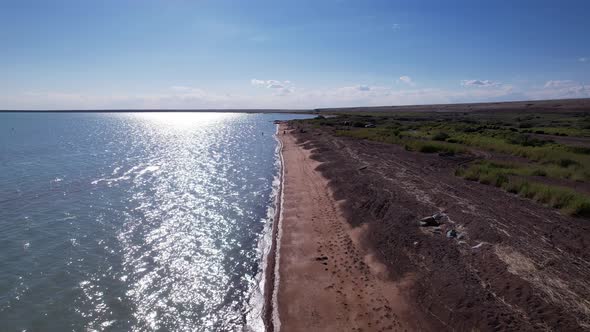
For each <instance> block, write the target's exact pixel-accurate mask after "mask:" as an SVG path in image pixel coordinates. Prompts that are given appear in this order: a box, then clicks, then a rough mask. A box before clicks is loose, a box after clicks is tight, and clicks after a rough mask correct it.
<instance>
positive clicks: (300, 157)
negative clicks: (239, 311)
mask: <svg viewBox="0 0 590 332" xmlns="http://www.w3.org/2000/svg"><path fill="white" fill-rule="evenodd" d="M283 130H287V134H285V135H283ZM279 133H280V135H279V139H280V140H281V141H282V144H283V149H282V153H283V160H284V164H283V165H284V179H283V180H284V182H283V186H284V188H283V198H284V200H283V204H282V220H281V221H280V224H281V227H282V229H281V232H280V233H282V235H280V237H279V239H278V240H279V242H280V243H279V248H278V254H279V256H280V257H279V262H280V263H279V264H278V271H277V272H278V274H277V275H275V279H277V278H278V279H277V281H278V282H277V283H276V284H278V288H275V293H274V296H275V300H276V304H278V305H277V306H276V307H275V317H274V329H275V330H277V329H278V328H280V330H281V331H361V330H363V331H367V330H370V331H381V330H406V329H407V330H419V329H424V328H425V326H420V325H419V324H420V320H419V319H417V317H416V316H415V315H414V314H415V313H413V312H412V311H411V310H409V307H408V306H407V304H406V301H405V297H406V294H405V292H404V290H405V289H408V288H409V286H410V285H411V283H412V276H411V275H407V276H405V277H404V278H402V279H398V281H396V282H393V281H391V278H389V276H388V272H387V268H386V267H385V266H384V265H382V264H381V263H379V262H378V261H377V260H376V259H374V255H373V254H372V253H371V252H369V251H366V250H365V249H363V247H362V245H361V243H362V238H363V235H364V233H365V232H366V228H367V226H368V225H365V226H364V227H357V228H354V229H353V228H352V227H351V226H350V225H349V223H347V221H346V219H345V218H344V216H343V214H342V210H341V203H342V202H338V201H336V200H335V199H334V197H333V195H332V191H331V189H330V187H329V185H328V181H327V179H326V178H324V177H323V176H322V175H321V173H320V172H319V171H318V170H317V169H316V168H317V167H318V166H319V165H320V163H319V162H318V161H315V160H313V159H311V158H310V153H311V152H310V151H309V150H306V149H304V148H303V147H302V146H301V145H299V144H297V142H296V138H295V137H294V136H293V135H292V134H291V133H290V132H289V130H288V129H287V127H286V125H285V124H281V127H280V128H279ZM277 315H278V317H276V316H277ZM279 322H280V326H279Z"/></svg>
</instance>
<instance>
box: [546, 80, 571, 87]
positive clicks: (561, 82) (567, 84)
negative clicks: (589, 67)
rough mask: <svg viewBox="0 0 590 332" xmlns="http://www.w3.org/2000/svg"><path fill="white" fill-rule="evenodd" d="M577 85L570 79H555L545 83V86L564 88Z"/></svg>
mask: <svg viewBox="0 0 590 332" xmlns="http://www.w3.org/2000/svg"><path fill="white" fill-rule="evenodd" d="M574 85H576V82H574V81H570V80H554V81H547V82H546V83H545V88H564V87H571V86H574Z"/></svg>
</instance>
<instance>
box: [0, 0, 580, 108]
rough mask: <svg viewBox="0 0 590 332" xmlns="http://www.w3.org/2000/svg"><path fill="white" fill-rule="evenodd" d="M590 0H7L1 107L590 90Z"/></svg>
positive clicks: (315, 101) (540, 95)
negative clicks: (589, 14)
mask: <svg viewBox="0 0 590 332" xmlns="http://www.w3.org/2000/svg"><path fill="white" fill-rule="evenodd" d="M588 13H590V2H589V1H585V0H584V1H567V0H564V1H543V0H531V1H518V0H515V1H473V0H470V1H440V0H428V1H421V0H414V1H410V0H407V1H406V0H398V1H396V0H389V1H371V0H358V1H352V0H350V1H349V0H314V1H307V0H297V1H279V0H275V1H254V0H250V1H246V0H244V1H224V0H217V1H206V0H202V1H198V0H194V1H188V0H141V1H140V0H134V1H128V0H100V1H99V0H95V1H90V0H88V1H80V0H68V1H65V0H53V1H45V0H43V1H30V0H0V109H69V108H75V109H95V108H311V107H329V106H333V107H336V106H359V105H369V106H370V105H398V104H425V103H446V102H472V101H497V100H522V99H547V98H579V97H590V42H589V41H590V36H589V34H590V19H588Z"/></svg>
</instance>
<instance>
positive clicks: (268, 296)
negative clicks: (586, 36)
mask: <svg viewBox="0 0 590 332" xmlns="http://www.w3.org/2000/svg"><path fill="white" fill-rule="evenodd" d="M280 126H281V124H280V122H279V123H277V131H276V134H275V138H276V140H277V143H278V147H277V149H278V158H279V174H278V176H279V186H278V188H277V194H276V197H275V215H274V218H273V224H272V228H271V244H270V249H269V251H268V253H267V255H266V257H264V258H263V259H265V260H266V267H265V271H264V279H265V283H264V290H263V292H264V293H263V299H264V305H263V309H262V314H263V317H262V321H263V323H264V327H265V331H275V330H277V329H275V326H276V325H279V326H280V321H279V317H278V315H276V317H275V312H276V311H277V308H276V307H277V303H276V297H275V294H276V293H275V290H276V288H277V286H278V281H279V280H278V279H277V278H276V276H277V272H278V271H277V269H278V261H279V256H278V255H279V250H278V247H279V246H280V243H279V241H280V232H279V229H280V223H281V218H282V205H283V187H284V183H283V182H284V175H285V174H284V173H285V165H284V160H283V146H284V145H283V142H282V140H281V139H280V138H279V132H280Z"/></svg>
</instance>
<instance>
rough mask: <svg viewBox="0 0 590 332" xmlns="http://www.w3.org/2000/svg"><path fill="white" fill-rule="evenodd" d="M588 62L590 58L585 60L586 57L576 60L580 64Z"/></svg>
mask: <svg viewBox="0 0 590 332" xmlns="http://www.w3.org/2000/svg"><path fill="white" fill-rule="evenodd" d="M588 60H590V58H586V57H581V58H578V61H580V62H587V61H588Z"/></svg>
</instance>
